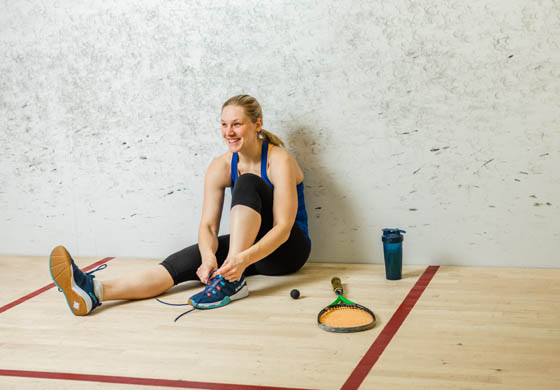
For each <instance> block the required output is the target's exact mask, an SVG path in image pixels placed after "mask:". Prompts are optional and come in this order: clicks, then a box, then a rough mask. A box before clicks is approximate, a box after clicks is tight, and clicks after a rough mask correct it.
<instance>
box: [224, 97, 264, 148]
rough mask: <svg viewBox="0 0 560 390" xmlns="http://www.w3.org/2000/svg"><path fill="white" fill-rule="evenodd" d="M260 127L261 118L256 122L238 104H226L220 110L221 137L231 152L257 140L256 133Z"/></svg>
mask: <svg viewBox="0 0 560 390" xmlns="http://www.w3.org/2000/svg"><path fill="white" fill-rule="evenodd" d="M261 127H262V119H261V118H258V119H257V122H256V123H253V122H252V121H251V119H250V118H249V117H248V116H247V115H246V114H245V110H244V109H243V107H240V106H234V105H230V106H226V107H224V109H223V111H222V137H224V139H225V141H226V144H227V145H228V148H229V150H230V151H231V152H232V153H236V152H240V151H241V150H242V149H243V147H246V146H247V145H249V146H250V145H252V144H254V143H255V142H258V137H257V134H258V132H259V131H260V129H261Z"/></svg>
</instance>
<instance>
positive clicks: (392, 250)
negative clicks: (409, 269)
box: [381, 229, 406, 280]
mask: <svg viewBox="0 0 560 390" xmlns="http://www.w3.org/2000/svg"><path fill="white" fill-rule="evenodd" d="M401 233H406V232H405V231H404V230H400V229H383V237H382V238H381V241H383V255H384V257H385V276H386V277H387V280H399V279H400V278H401V275H402V242H403V235H402V234H401Z"/></svg>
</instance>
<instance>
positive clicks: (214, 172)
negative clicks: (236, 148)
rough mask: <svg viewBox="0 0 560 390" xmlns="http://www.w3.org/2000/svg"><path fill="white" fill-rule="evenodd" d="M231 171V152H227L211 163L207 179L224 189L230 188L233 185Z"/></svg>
mask: <svg viewBox="0 0 560 390" xmlns="http://www.w3.org/2000/svg"><path fill="white" fill-rule="evenodd" d="M230 169H231V152H225V153H224V154H221V155H219V156H218V157H215V158H214V159H213V160H212V161H211V162H210V165H209V166H208V170H207V171H206V178H207V180H209V181H211V182H213V183H214V184H216V185H218V186H220V187H222V188H225V187H229V186H230V185H231V174H230Z"/></svg>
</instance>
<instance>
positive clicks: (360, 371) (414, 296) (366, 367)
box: [0, 257, 439, 390]
mask: <svg viewBox="0 0 560 390" xmlns="http://www.w3.org/2000/svg"><path fill="white" fill-rule="evenodd" d="M112 259H114V257H107V258H105V259H102V260H99V261H98V262H96V263H94V264H91V265H89V266H87V267H86V268H84V269H83V271H89V270H90V269H92V268H94V267H98V266H99V265H101V264H104V263H106V262H108V261H109V260H112ZM438 269H439V266H428V267H427V268H426V270H425V271H424V273H423V274H422V275H421V276H420V278H418V280H417V281H416V283H415V284H414V286H413V287H412V289H411V290H410V291H409V293H408V295H407V296H406V297H405V299H404V300H403V301H402V303H401V305H400V306H399V308H398V309H397V310H396V311H395V313H393V316H392V317H391V319H390V320H389V322H388V323H387V324H386V325H385V327H384V328H383V329H382V330H381V332H380V333H379V335H378V336H377V338H376V339H375V340H374V342H373V344H372V345H371V347H370V348H369V350H368V351H367V352H366V354H365V355H364V356H363V357H362V359H361V360H360V362H359V363H358V365H357V366H356V368H355V369H354V371H352V373H351V374H350V376H349V377H348V379H347V380H346V382H345V383H344V385H343V386H342V387H341V390H356V389H358V388H359V387H360V385H361V384H362V382H363V381H364V379H365V378H366V377H367V375H368V374H369V372H370V371H371V369H372V368H373V366H374V365H375V363H376V362H377V361H378V360H379V357H380V356H381V355H382V354H383V351H384V350H385V348H386V347H387V345H389V343H390V341H391V340H392V338H393V337H394V336H395V334H396V333H397V331H398V330H399V328H400V327H401V325H402V324H403V322H404V321H405V319H406V317H407V316H408V314H409V313H410V312H411V310H412V309H413V307H414V305H416V302H417V301H418V299H419V298H420V296H421V295H422V293H423V292H424V290H425V289H426V287H428V284H430V281H431V280H432V278H433V277H434V275H435V274H436V272H437V271H438ZM54 286H55V285H54V283H52V284H50V285H48V286H45V287H43V288H41V289H39V290H37V291H35V292H33V293H31V294H28V295H26V296H25V297H22V298H20V299H18V300H16V301H14V302H12V303H9V304H8V305H5V306H2V307H1V308H0V313H2V312H4V311H6V310H8V309H10V308H12V307H14V306H17V305H19V304H21V303H23V302H25V301H27V300H29V299H31V298H33V297H35V296H37V295H39V294H41V293H43V292H44V291H47V290H49V289H50V288H52V287H54ZM0 376H10V377H25V378H42V379H58V380H75V381H88V382H101V383H118V384H131V385H143V386H160V387H175V388H187V389H210V390H225V389H232V390H237V389H239V390H242V389H247V390H258V389H262V390H303V389H296V388H289V387H271V386H252V385H235V384H224V383H212V382H195V381H184V380H170V379H155V378H139V377H125V376H111V375H93V374H75V373H64V372H46V371H28V370H4V369H0Z"/></svg>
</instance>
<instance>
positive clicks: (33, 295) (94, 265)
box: [0, 257, 114, 314]
mask: <svg viewBox="0 0 560 390" xmlns="http://www.w3.org/2000/svg"><path fill="white" fill-rule="evenodd" d="M113 259H114V257H106V258H104V259H101V260H99V261H97V262H95V263H93V264H91V265H88V266H87V267H85V268H83V269H82V271H84V272H87V271H89V270H91V269H93V268H95V267H99V266H100V265H101V264H105V263H106V262H108V261H109V260H113ZM54 286H55V284H54V283H51V284H48V285H46V286H45V287H41V288H40V289H38V290H37V291H33V292H32V293H30V294H27V295H26V296H24V297H21V298H19V299H16V300H15V301H13V302H10V303H8V304H7V305H4V306H2V307H0V314H1V313H3V312H5V311H6V310H9V309H11V308H12V307H15V306H17V305H19V304H22V303H23V302H26V301H28V300H30V299H31V298H34V297H36V296H37V295H39V294H42V293H44V292H45V291H48V290H50V289H51V288H53V287H54Z"/></svg>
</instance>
